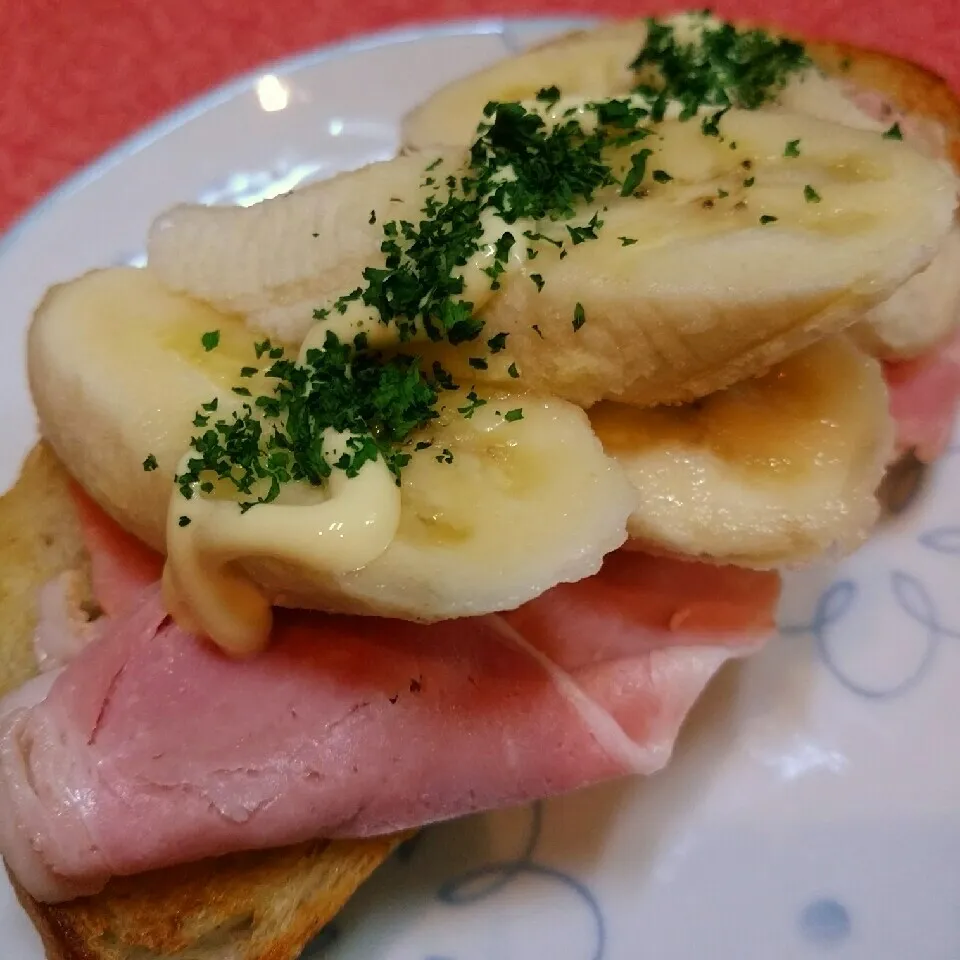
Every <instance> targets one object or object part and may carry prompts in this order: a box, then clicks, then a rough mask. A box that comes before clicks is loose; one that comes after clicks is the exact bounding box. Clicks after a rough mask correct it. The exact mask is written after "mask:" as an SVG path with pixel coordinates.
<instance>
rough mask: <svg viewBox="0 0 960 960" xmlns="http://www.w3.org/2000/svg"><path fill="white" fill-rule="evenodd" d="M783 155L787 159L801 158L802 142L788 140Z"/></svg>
mask: <svg viewBox="0 0 960 960" xmlns="http://www.w3.org/2000/svg"><path fill="white" fill-rule="evenodd" d="M783 155H784V156H785V157H799V156H800V141H799V140H788V141H787V143H786V146H785V147H784V148H783Z"/></svg>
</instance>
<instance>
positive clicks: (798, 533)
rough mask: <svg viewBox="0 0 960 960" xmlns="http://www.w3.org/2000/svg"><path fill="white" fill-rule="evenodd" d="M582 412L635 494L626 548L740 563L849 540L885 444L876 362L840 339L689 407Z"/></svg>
mask: <svg viewBox="0 0 960 960" xmlns="http://www.w3.org/2000/svg"><path fill="white" fill-rule="evenodd" d="M590 421H591V423H592V424H593V428H594V430H595V431H596V433H597V435H598V436H599V437H600V439H601V441H602V442H603V445H604V448H605V449H606V450H607V452H608V453H610V454H611V455H613V456H615V457H616V458H617V459H618V460H619V461H620V462H621V463H622V464H623V466H624V468H625V469H626V471H627V473H628V475H629V477H630V479H631V480H632V482H633V483H634V485H635V486H636V487H637V490H638V491H639V492H640V494H641V497H640V500H639V504H638V506H637V509H636V510H635V511H634V512H633V514H632V516H631V517H630V523H629V531H630V536H631V538H634V542H635V544H636V545H637V546H639V547H640V548H641V549H646V550H651V549H652V550H663V551H669V552H671V553H680V554H684V555H688V556H691V555H692V556H699V557H703V558H707V559H710V560H713V561H716V562H720V563H734V564H737V565H739V566H749V567H771V566H774V565H779V564H783V563H797V562H802V561H805V560H810V559H813V558H815V557H818V556H821V555H822V554H823V553H824V552H826V551H829V550H833V551H835V552H836V551H839V552H846V551H850V550H852V549H854V548H855V547H856V546H858V545H859V544H860V543H861V542H862V541H863V540H864V539H865V537H866V535H867V533H868V531H869V530H870V528H871V527H872V525H873V523H874V522H875V520H876V518H877V516H878V512H879V508H878V504H877V499H876V496H875V491H876V490H877V487H878V486H879V483H880V481H881V479H882V477H883V474H884V469H885V466H886V463H887V462H888V460H889V458H890V453H891V451H892V446H893V428H892V424H891V419H890V415H889V412H888V403H887V394H886V388H885V386H884V380H883V375H882V373H881V370H880V365H879V364H878V363H877V362H876V361H875V360H873V359H871V358H869V357H867V356H865V355H864V354H863V353H861V352H860V351H859V350H857V349H856V348H855V347H854V346H853V345H852V344H850V343H849V342H848V341H847V340H845V339H844V338H833V339H830V340H825V341H823V342H821V343H819V344H817V345H816V346H814V347H811V348H810V349H808V350H806V351H804V352H802V353H799V354H796V355H795V356H793V357H791V358H790V359H789V360H787V361H785V362H784V363H782V364H780V365H779V366H777V367H775V368H774V369H773V370H772V371H770V372H769V373H768V374H766V375H765V376H763V377H760V378H758V379H754V380H747V381H744V382H742V383H739V384H737V385H736V386H734V387H731V388H730V389H728V390H724V391H721V392H718V393H714V394H712V395H711V396H709V397H706V398H705V399H703V400H701V401H699V402H697V403H696V404H692V405H688V406H679V407H671V408H658V409H653V410H639V409H637V408H636V407H628V406H624V405H622V404H615V403H600V404H597V405H596V406H594V407H593V408H592V409H591V410H590Z"/></svg>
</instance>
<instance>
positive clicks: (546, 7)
mask: <svg viewBox="0 0 960 960" xmlns="http://www.w3.org/2000/svg"><path fill="white" fill-rule="evenodd" d="M700 5H702V0H692V2H687V3H680V4H676V3H673V4H668V3H663V2H659V3H657V2H652V3H651V2H650V0H639V2H638V0H634V2H630V0H601V2H599V3H596V4H590V3H589V0H519V2H514V3H509V2H504V0H474V2H473V3H466V2H464V0H419V2H412V0H347V2H343V0H336V2H331V0H0V67H2V76H0V83H2V87H0V229H3V228H5V227H6V226H8V225H9V223H10V221H11V220H12V219H13V218H15V217H16V216H18V215H19V214H21V213H23V212H24V211H25V210H26V209H27V208H28V207H29V206H30V205H31V204H32V203H33V202H34V201H35V200H37V199H39V198H40V197H41V196H42V195H43V194H44V193H46V192H47V191H48V190H50V189H51V188H52V187H54V186H55V185H56V184H57V183H58V182H59V181H60V180H62V179H63V178H64V177H67V176H69V175H70V174H71V173H73V172H74V171H75V170H76V169H77V168H79V167H81V166H83V165H84V164H86V163H87V162H89V161H90V160H93V159H94V158H96V157H97V156H98V155H99V154H101V153H103V151H104V150H106V149H108V148H109V147H110V146H111V145H113V144H114V143H116V142H117V141H118V140H120V139H122V138H123V137H125V136H127V135H128V134H131V133H133V132H134V131H135V130H137V129H138V128H139V127H141V126H143V125H144V124H145V123H148V122H149V121H151V120H153V119H155V118H156V117H157V116H159V115H160V114H162V113H164V112H165V111H167V110H169V109H171V108H173V107H175V106H176V105H177V104H178V103H181V102H182V101H184V100H186V99H189V98H190V97H193V96H196V95H197V94H199V93H202V92H203V91H204V90H206V89H208V88H209V87H211V86H213V85H215V84H217V83H219V82H221V81H223V80H225V79H227V78H228V77H230V76H231V75H233V74H235V73H239V72H242V71H245V70H247V69H250V68H251V67H253V66H255V65H257V64H258V63H262V62H263V61H266V60H271V59H275V58H277V57H282V56H285V55H287V54H290V53H294V52H297V51H300V50H305V49H309V48H311V47H316V46H319V45H321V44H324V43H328V42H330V41H334V40H339V39H342V38H344V37H346V36H349V35H351V34H357V33H363V32H368V31H372V30H378V29H382V28H385V27H390V26H395V25H397V24H402V23H410V22H417V21H420V22H423V21H430V20H434V21H435V20H444V19H464V18H474V17H483V16H490V15H501V14H506V15H531V14H552V13H570V14H573V13H609V14H619V15H622V16H635V15H638V14H643V13H648V12H652V11H654V10H657V11H659V10H664V9H666V8H667V7H669V6H673V7H677V6H680V7H688V8H689V7H691V6H700ZM714 9H715V10H716V11H717V12H718V13H721V14H724V15H729V16H739V17H747V18H755V19H759V20H763V21H767V22H771V23H777V24H782V25H783V26H784V27H787V28H792V29H796V30H802V31H805V32H807V33H809V34H810V35H812V36H820V37H833V38H836V39H840V40H848V41H853V42H856V43H860V44H863V45H865V46H873V47H878V48H881V49H886V50H889V51H891V52H893V53H898V54H900V55H905V56H910V57H912V58H913V59H915V60H918V61H919V62H921V63H923V64H924V65H925V66H927V67H929V68H931V69H933V70H936V71H937V72H938V73H940V74H942V75H943V76H945V77H947V78H948V79H949V80H950V81H951V82H952V83H953V85H954V87H955V88H956V89H960V0H717V2H716V3H715V4H714Z"/></svg>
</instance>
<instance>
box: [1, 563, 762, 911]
mask: <svg viewBox="0 0 960 960" xmlns="http://www.w3.org/2000/svg"><path fill="white" fill-rule="evenodd" d="M778 594H779V578H778V576H777V575H776V574H775V573H763V572H754V571H745V570H735V569H732V568H719V567H708V566H704V565H702V564H697V563H688V562H684V561H680V560H669V559H662V558H656V559H654V558H651V557H648V556H645V555H643V554H632V553H621V554H616V555H614V556H612V557H610V558H608V561H607V563H606V564H605V565H604V568H603V570H602V571H601V573H600V574H598V575H597V576H596V577H593V578H591V579H589V580H586V581H581V582H580V583H576V584H570V585H564V586H561V587H557V588H556V589H554V590H552V591H550V592H549V593H548V594H545V595H544V596H543V597H541V598H539V599H537V600H536V601H534V602H533V603H531V604H528V605H527V606H525V607H523V608H521V609H520V610H517V611H514V612H513V613H510V614H506V615H503V616H490V617H483V618H477V619H469V620H456V621H447V622H445V623H440V624H436V625H432V626H421V625H417V624H412V623H405V622H400V621H387V620H376V619H372V618H350V617H333V616H322V615H317V614H308V613H296V612H290V611H288V612H282V613H281V614H280V615H279V617H278V622H277V627H276V631H275V636H274V638H273V643H272V644H271V646H270V648H269V650H268V652H267V653H266V654H264V655H263V656H261V657H259V658H257V659H255V660H251V661H243V662H241V661H234V660H230V659H228V658H225V657H224V656H222V655H220V654H219V653H218V652H217V651H216V650H215V649H214V648H212V647H211V646H210V645H209V644H207V643H205V642H203V641H202V640H198V639H197V638H195V637H192V636H190V635H188V634H186V633H184V632H183V631H181V630H180V629H178V628H177V627H176V626H175V625H173V624H172V623H171V622H170V621H169V620H168V619H167V618H166V615H165V612H164V610H163V609H162V606H161V603H160V597H159V590H158V588H157V587H156V586H155V585H154V586H152V587H149V588H147V589H146V590H141V591H140V593H139V594H138V595H137V598H136V599H133V595H132V594H130V595H127V596H126V597H125V598H123V599H124V602H123V604H122V608H123V610H124V612H123V613H122V614H119V615H116V616H113V617H110V618H107V621H106V624H105V626H104V628H103V629H102V632H101V633H100V635H99V636H98V638H97V639H96V640H95V641H94V642H93V643H91V644H90V645H89V646H88V647H86V648H85V649H84V650H83V651H81V652H80V653H79V655H78V656H77V657H76V659H74V660H73V661H72V662H71V663H70V664H69V665H68V666H67V667H66V668H65V669H64V670H63V671H62V672H61V673H60V674H59V675H58V676H57V677H56V679H55V680H54V682H53V685H52V687H51V688H50V690H49V692H46V695H45V699H43V700H40V701H39V702H36V703H34V704H33V705H23V704H22V703H21V705H19V708H18V709H15V710H13V711H11V712H9V713H8V714H7V716H6V717H5V718H4V719H3V720H2V721H0V852H2V853H3V856H4V857H5V858H6V859H7V861H8V863H9V864H10V866H11V868H12V869H13V870H14V872H15V873H16V874H17V875H18V877H19V878H20V880H21V882H22V883H23V884H24V885H25V886H26V888H27V889H28V890H29V891H30V892H31V893H32V894H33V895H34V896H36V897H38V898H41V899H46V900H57V899H64V898H68V897H71V896H76V895H80V894H83V893H90V892H94V891H96V890H98V889H100V888H101V887H102V886H103V884H104V883H105V882H106V880H107V879H108V878H109V877H110V876H112V875H119V874H132V873H137V872H140V871H144V870H148V869H152V868H155V867H160V866H164V865H168V864H171V863H174V862H184V861H189V860H194V859H199V858H202V857H206V856H211V855H218V854H223V853H227V852H231V851H236V850H243V849H252V848H262V847H272V846H278V845H283V844H287V843H293V842H296V841H299V840H302V839H306V838H309V837H317V836H329V837H349V836H366V835H371V834H377V833H383V832H389V831H393V830H396V829H399V828H404V827H410V826H417V825H421V824H425V823H429V822H432V821H436V820H442V819H445V818H449V817H455V816H460V815H463V814H467V813H471V812H473V811H477V810H484V809H490V808H496V807H503V806H507V805H512V804H517V803H522V802H525V801H528V800H531V799H533V798H538V797H547V796H551V795H554V794H557V793H561V792H564V791H568V790H573V789H576V788H578V787H582V786H585V785H587V784H591V783H596V782H598V781H601V780H605V779H609V778H612V777H617V776H621V775H625V774H631V773H640V774H646V773H651V772H653V771H655V770H658V769H659V768H661V767H662V766H663V765H664V764H665V763H666V762H667V760H668V758H669V756H670V752H671V750H672V747H673V744H674V741H675V739H676V736H677V732H678V729H679V726H680V724H681V722H682V720H683V718H684V716H685V715H686V713H687V711H688V710H689V708H690V706H691V705H692V704H693V702H694V700H695V699H696V698H697V697H698V696H699V694H700V693H701V691H702V690H703V688H704V686H705V685H706V683H707V682H708V681H709V680H710V678H711V677H712V676H713V675H714V674H715V673H716V671H717V670H718V669H719V667H720V666H721V665H722V664H723V663H724V662H725V661H726V660H728V659H729V658H730V657H735V656H740V655H743V654H746V653H749V652H751V651H753V650H755V649H757V648H758V647H759V645H760V644H761V643H762V641H763V639H764V637H765V636H766V635H767V634H768V633H769V632H770V631H771V629H772V627H773V610H774V607H775V604H776V601H777V597H778ZM44 692H45V691H44ZM40 695H43V693H41V694H40ZM38 699H39V698H38Z"/></svg>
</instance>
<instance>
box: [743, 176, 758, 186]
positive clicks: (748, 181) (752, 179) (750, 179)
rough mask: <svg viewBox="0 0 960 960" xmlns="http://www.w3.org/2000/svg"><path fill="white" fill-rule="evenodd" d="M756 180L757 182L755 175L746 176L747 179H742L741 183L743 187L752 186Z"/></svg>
mask: <svg viewBox="0 0 960 960" xmlns="http://www.w3.org/2000/svg"><path fill="white" fill-rule="evenodd" d="M756 182H757V178H756V177H747V179H746V180H744V181H743V185H744V186H745V187H752V186H753V185H754V183H756Z"/></svg>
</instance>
